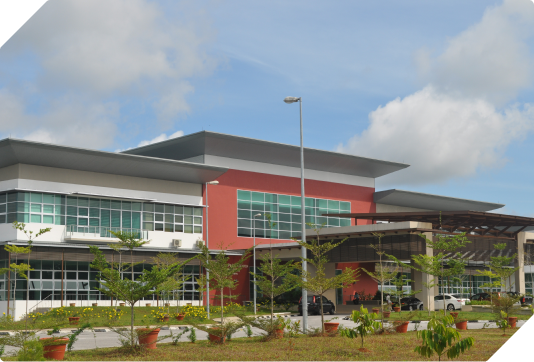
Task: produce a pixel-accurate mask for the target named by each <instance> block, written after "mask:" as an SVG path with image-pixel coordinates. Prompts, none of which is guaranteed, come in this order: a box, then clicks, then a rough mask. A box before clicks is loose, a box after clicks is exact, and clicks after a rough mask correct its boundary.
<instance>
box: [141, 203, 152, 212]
mask: <svg viewBox="0 0 534 362" xmlns="http://www.w3.org/2000/svg"><path fill="white" fill-rule="evenodd" d="M143 211H150V212H154V204H143Z"/></svg>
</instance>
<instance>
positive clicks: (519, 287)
mask: <svg viewBox="0 0 534 362" xmlns="http://www.w3.org/2000/svg"><path fill="white" fill-rule="evenodd" d="M526 239H527V233H526V232H524V231H522V232H520V233H519V234H517V259H516V261H515V266H516V267H519V269H517V270H516V272H515V274H514V278H515V284H514V287H515V288H514V289H515V291H516V292H519V293H521V294H525V293H526V288H525V249H524V245H525V241H526Z"/></svg>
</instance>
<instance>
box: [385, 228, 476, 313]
mask: <svg viewBox="0 0 534 362" xmlns="http://www.w3.org/2000/svg"><path fill="white" fill-rule="evenodd" d="M421 237H423V238H424V239H425V241H426V246H427V247H428V248H431V249H432V250H433V255H427V254H420V255H414V256H412V260H413V261H414V263H415V264H417V265H418V266H417V267H416V266H414V265H411V264H404V263H400V265H403V266H407V267H410V268H413V269H415V270H417V271H419V272H421V273H425V274H429V275H432V276H434V277H435V278H434V279H433V280H432V281H431V282H430V283H424V286H425V287H426V288H428V289H431V290H432V288H434V287H435V286H436V285H437V286H439V287H441V290H442V291H443V290H445V288H444V285H443V283H444V281H445V280H446V281H447V287H449V286H450V282H451V281H452V282H455V283H461V278H460V277H459V276H460V275H462V274H464V271H465V265H466V260H465V259H464V258H463V257H462V254H461V253H460V252H458V251H457V250H458V249H460V248H463V247H465V246H466V245H467V244H468V243H470V242H471V241H469V240H468V239H467V237H466V236H465V233H462V234H454V235H442V234H438V235H437V236H436V240H434V241H432V240H430V239H427V238H426V237H425V236H424V235H423V234H421ZM390 258H392V259H393V260H396V261H397V259H395V258H394V257H392V256H390ZM436 279H437V282H436ZM447 290H449V288H447ZM429 315H430V309H429ZM443 315H447V310H446V309H445V308H443Z"/></svg>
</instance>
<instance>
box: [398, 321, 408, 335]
mask: <svg viewBox="0 0 534 362" xmlns="http://www.w3.org/2000/svg"><path fill="white" fill-rule="evenodd" d="M409 323H410V322H402V323H401V324H399V325H398V326H396V327H395V330H396V331H397V333H406V332H408V324H409Z"/></svg>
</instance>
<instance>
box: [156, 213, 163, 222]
mask: <svg viewBox="0 0 534 362" xmlns="http://www.w3.org/2000/svg"><path fill="white" fill-rule="evenodd" d="M154 220H156V221H161V222H163V214H154Z"/></svg>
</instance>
